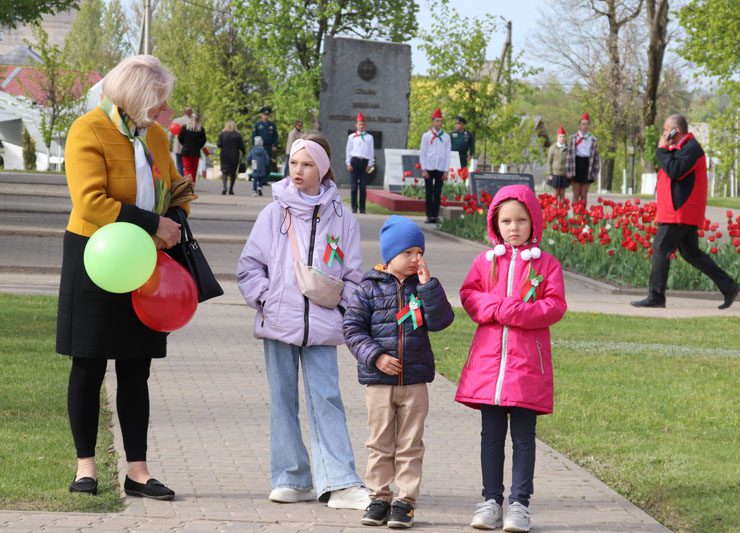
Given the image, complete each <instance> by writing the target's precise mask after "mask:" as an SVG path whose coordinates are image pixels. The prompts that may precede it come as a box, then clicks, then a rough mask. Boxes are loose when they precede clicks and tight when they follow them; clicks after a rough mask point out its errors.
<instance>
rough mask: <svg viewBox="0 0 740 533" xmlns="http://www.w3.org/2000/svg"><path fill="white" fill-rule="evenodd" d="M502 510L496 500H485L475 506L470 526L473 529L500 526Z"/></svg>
mask: <svg viewBox="0 0 740 533" xmlns="http://www.w3.org/2000/svg"><path fill="white" fill-rule="evenodd" d="M503 514H504V512H503V511H502V510H501V506H500V505H499V504H497V503H496V500H486V501H484V502H483V503H479V504H478V505H476V506H475V514H474V515H473V521H472V522H470V527H474V528H475V529H496V528H497V527H501V524H502V520H501V517H502V516H503Z"/></svg>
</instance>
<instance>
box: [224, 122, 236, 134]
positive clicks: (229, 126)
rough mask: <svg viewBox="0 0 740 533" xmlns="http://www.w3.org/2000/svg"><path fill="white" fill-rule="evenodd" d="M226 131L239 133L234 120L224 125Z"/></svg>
mask: <svg viewBox="0 0 740 533" xmlns="http://www.w3.org/2000/svg"><path fill="white" fill-rule="evenodd" d="M224 131H237V129H236V122H234V121H233V120H227V121H226V124H224Z"/></svg>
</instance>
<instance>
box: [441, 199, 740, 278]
mask: <svg viewBox="0 0 740 533" xmlns="http://www.w3.org/2000/svg"><path fill="white" fill-rule="evenodd" d="M462 199H463V201H465V206H464V210H465V215H464V216H463V217H461V218H456V219H451V220H444V221H443V222H442V225H441V229H442V230H443V231H447V232H449V233H452V234H454V235H458V236H460V237H463V238H466V239H473V240H479V241H483V242H486V243H487V242H488V234H487V231H486V215H487V213H488V206H489V205H490V203H491V201H492V197H491V195H490V194H487V193H483V194H482V195H481V197H479V198H476V197H475V195H472V194H467V195H465V196H463V197H462ZM539 200H540V205H541V206H542V214H543V219H544V224H545V227H544V233H543V239H542V241H543V242H542V249H543V250H545V251H548V252H550V253H552V254H553V255H554V256H555V257H557V258H558V259H559V260H560V262H561V263H562V264H563V267H564V268H566V269H569V270H572V271H575V272H578V273H580V274H583V275H585V276H588V277H590V278H595V279H602V280H606V281H609V282H612V283H615V284H617V285H620V286H626V287H645V286H647V281H648V278H649V276H650V266H651V256H652V248H651V245H652V239H653V236H654V235H655V233H656V231H657V228H658V226H657V224H656V222H655V216H656V203H655V202H641V201H640V199H639V198H635V199H633V200H627V201H625V202H624V203H620V202H614V201H611V200H606V199H602V198H601V197H599V199H598V203H597V204H595V205H592V206H590V207H588V208H586V207H585V206H584V205H583V203H579V204H576V205H574V206H572V208H571V205H570V202H569V201H568V200H566V201H565V202H563V203H558V202H557V200H556V199H555V197H554V196H552V195H550V194H541V195H539ZM446 201H447V199H446V198H443V201H442V205H445V202H446ZM699 237H700V246H701V247H702V248H703V249H704V250H705V251H706V252H707V253H708V254H709V255H710V256H711V257H712V258H713V259H714V260H715V261H716V262H717V264H718V265H719V266H721V267H722V268H723V269H724V270H725V271H727V273H728V274H729V275H730V276H731V277H733V278H734V279H739V278H740V215H738V216H737V217H735V216H734V215H733V213H732V211H729V210H728V211H727V217H726V220H725V221H724V227H721V225H720V223H719V222H713V221H711V220H708V219H707V220H705V221H704V226H703V227H702V228H701V229H700V230H699ZM679 257H680V256H677V252H676V253H674V254H672V255H671V258H672V259H675V260H674V261H673V262H672V264H671V271H670V277H669V278H668V288H669V289H674V290H675V289H682V290H705V291H709V290H717V288H716V286H715V285H714V283H712V281H711V280H710V279H709V278H707V277H706V276H705V275H704V274H702V273H701V272H699V271H698V270H697V269H695V268H694V267H692V266H691V265H689V264H688V263H687V262H686V261H683V260H682V259H680V258H679Z"/></svg>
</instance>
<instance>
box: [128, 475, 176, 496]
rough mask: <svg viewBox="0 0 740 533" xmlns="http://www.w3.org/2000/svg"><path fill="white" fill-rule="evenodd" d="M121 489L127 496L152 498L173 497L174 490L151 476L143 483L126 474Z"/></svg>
mask: <svg viewBox="0 0 740 533" xmlns="http://www.w3.org/2000/svg"><path fill="white" fill-rule="evenodd" d="M123 491H124V492H125V493H126V495H128V496H138V497H139V498H152V499H153V500H174V499H175V491H174V490H172V489H170V488H168V487H166V486H165V485H164V484H163V483H161V482H159V481H157V480H156V479H154V478H151V479H150V480H149V481H147V482H146V484H144V483H137V482H136V481H134V480H133V479H131V478H130V477H128V476H126V481H124V483H123Z"/></svg>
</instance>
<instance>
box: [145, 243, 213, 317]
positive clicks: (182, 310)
mask: <svg viewBox="0 0 740 533" xmlns="http://www.w3.org/2000/svg"><path fill="white" fill-rule="evenodd" d="M131 302H132V303H133V306H134V311H135V312H136V316H138V317H139V320H141V322H142V323H143V324H144V325H145V326H146V327H148V328H150V329H153V330H155V331H162V332H167V331H175V330H177V329H180V328H181V327H183V326H184V325H185V324H187V323H188V322H190V319H191V318H193V315H194V314H195V310H196V309H197V307H198V289H197V288H196V286H195V281H193V277H192V276H191V275H190V272H188V271H187V270H185V269H184V268H183V267H182V265H180V263H178V262H177V261H175V260H174V259H172V258H171V257H170V256H169V255H167V254H166V253H164V252H163V251H162V250H158V251H157V266H156V267H154V273H153V274H152V275H151V277H150V278H149V279H148V280H147V282H146V283H144V285H142V286H141V287H139V288H138V289H136V290H135V291H133V292H132V293H131Z"/></svg>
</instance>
